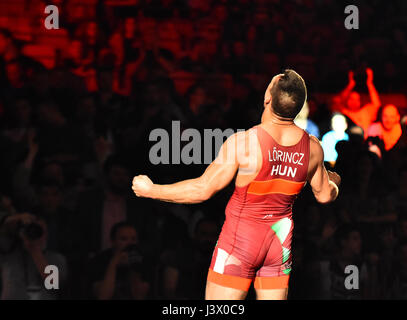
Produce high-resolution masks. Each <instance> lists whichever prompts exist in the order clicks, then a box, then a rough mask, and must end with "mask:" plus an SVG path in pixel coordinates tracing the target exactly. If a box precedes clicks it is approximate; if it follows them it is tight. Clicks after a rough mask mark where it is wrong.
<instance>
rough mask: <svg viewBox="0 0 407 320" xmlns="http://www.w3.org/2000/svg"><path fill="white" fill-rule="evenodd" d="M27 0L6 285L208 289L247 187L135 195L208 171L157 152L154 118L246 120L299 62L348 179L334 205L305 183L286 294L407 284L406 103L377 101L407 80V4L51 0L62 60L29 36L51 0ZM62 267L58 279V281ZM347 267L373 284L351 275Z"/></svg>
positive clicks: (11, 70)
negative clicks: (210, 193) (139, 180)
mask: <svg viewBox="0 0 407 320" xmlns="http://www.w3.org/2000/svg"><path fill="white" fill-rule="evenodd" d="M20 2H21V3H26V8H27V11H26V12H25V14H26V15H27V16H28V17H30V16H31V15H32V21H31V22H30V23H29V24H28V26H29V27H28V28H27V30H28V31H27V32H28V36H27V37H26V38H25V39H21V37H19V36H18V35H16V34H15V33H14V32H13V30H12V28H11V26H10V28H3V29H0V154H1V157H0V174H1V179H0V196H1V199H0V200H1V202H0V271H1V277H0V293H1V298H2V299H203V297H204V292H205V282H206V274H207V270H208V267H209V263H210V259H211V255H212V252H213V249H214V246H215V243H216V241H217V237H218V235H219V232H220V229H221V226H222V223H223V220H224V208H225V206H226V203H227V201H228V198H229V197H230V195H231V193H232V191H233V185H230V186H229V187H228V188H227V189H226V190H224V191H222V192H221V193H219V194H217V195H216V196H215V197H214V198H212V199H211V200H209V201H207V202H205V203H202V204H197V205H190V206H185V205H175V204H169V203H159V202H154V201H150V200H146V199H140V198H137V197H135V196H134V194H132V190H131V180H132V177H133V176H134V175H135V174H147V175H149V176H150V177H151V179H152V180H153V181H154V182H158V183H170V182H174V181H178V180H181V179H186V178H192V177H196V176H198V175H200V174H201V173H202V172H203V170H204V169H205V165H184V164H179V165H153V164H151V163H150V161H149V150H150V148H151V147H152V146H153V145H154V144H155V142H152V141H149V134H150V132H151V131H152V130H153V129H155V128H163V129H167V130H168V132H171V125H172V121H180V123H181V128H182V130H183V129H186V128H196V129H198V130H201V132H203V130H204V129H205V128H220V129H222V130H225V129H227V128H233V129H234V130H235V131H236V130H237V129H248V128H250V127H252V126H253V125H255V124H257V123H259V122H260V117H261V113H262V105H263V103H262V102H263V101H262V100H263V96H264V90H265V88H266V87H267V84H268V82H269V81H270V79H271V77H272V76H273V75H275V74H276V73H278V72H280V71H281V70H282V69H283V68H285V67H290V68H293V69H295V70H296V71H298V72H299V73H300V74H301V75H302V76H303V77H304V79H305V81H306V83H307V87H308V101H307V103H306V105H305V106H304V109H303V111H302V112H301V114H300V116H299V117H298V118H297V119H296V123H297V124H298V125H299V126H301V127H302V128H304V129H305V130H307V131H308V132H310V133H311V134H313V135H315V136H317V137H318V138H320V139H321V141H322V145H323V146H324V151H325V152H326V154H327V158H326V161H327V162H326V166H327V167H328V168H331V170H335V171H337V172H338V173H339V174H340V175H341V176H342V185H341V188H340V196H339V198H338V199H337V201H336V202H334V203H332V204H329V205H319V204H318V203H317V202H316V201H315V199H314V197H313V195H312V192H311V190H310V189H309V186H307V187H306V188H305V190H304V192H303V193H302V194H300V196H299V198H298V200H297V202H296V204H295V206H294V209H293V211H294V216H293V217H294V223H295V230H294V242H293V271H292V276H291V280H290V281H291V284H290V290H289V298H291V299H405V298H407V145H406V143H407V137H406V128H405V125H406V121H405V118H404V115H405V111H404V110H403V109H402V108H400V107H399V106H397V105H394V104H385V105H382V103H381V99H380V94H381V93H393V92H396V93H406V90H407V82H406V81H404V78H402V75H403V74H405V72H403V71H405V70H403V68H405V64H403V63H402V61H403V57H404V56H405V55H406V54H407V38H406V33H405V32H406V31H405V30H406V28H405V25H406V17H407V14H405V13H406V12H405V11H406V9H407V2H405V1H392V2H391V3H386V4H385V5H384V4H383V3H382V2H380V1H369V2H367V1H365V2H363V1H357V5H358V7H359V10H360V19H361V21H360V25H363V26H364V27H363V28H361V30H358V31H354V32H353V31H349V30H347V29H345V28H344V26H343V21H344V13H343V11H344V8H343V6H342V4H340V3H338V2H337V1H306V0H302V1H300V0H298V1H291V2H288V1H279V0H273V1H272V0H270V1H267V0H257V1H249V0H236V1H230V0H221V1H195V0H188V1H187V0H144V1H143V0H126V1H74V0H66V1H54V2H55V4H56V5H57V6H60V7H61V10H60V21H59V25H60V28H61V29H60V30H58V35H57V37H56V38H53V39H54V40H55V39H58V41H56V42H58V43H63V44H64V45H63V46H62V45H60V46H54V42H49V43H48V44H46V45H47V46H48V47H49V48H51V49H52V52H53V53H54V56H53V62H52V66H51V67H49V66H46V65H45V64H44V62H43V61H42V60H41V52H40V55H39V59H36V57H35V55H31V54H29V52H30V51H29V50H26V48H27V46H29V45H33V44H34V45H35V44H38V43H39V42H40V40H41V37H42V36H43V35H44V34H46V33H47V32H54V31H55V30H50V31H48V30H46V29H45V28H44V27H43V25H42V24H41V23H42V22H43V18H44V16H41V14H38V10H37V11H35V10H29V9H30V8H31V7H30V5H31V3H36V4H38V6H39V7H41V5H42V6H44V4H43V3H42V2H41V1H38V2H37V1H32V2H30V1H20ZM28 3H30V5H29V4H28ZM84 3H86V6H85V5H84ZM381 6H384V7H383V8H382V9H381V10H378V9H377V8H378V7H381ZM33 8H34V7H33ZM35 8H36V7H35ZM42 15H43V9H42ZM38 17H39V18H38ZM41 17H42V18H41ZM61 39H62V40H61ZM56 42H55V43H56ZM42 45H44V44H42ZM390 49H391V50H390ZM44 54H45V53H44ZM376 87H377V88H378V90H376ZM318 92H325V93H333V95H332V98H331V99H329V100H327V101H320V100H319V99H317V98H316V96H315V94H316V93H318ZM360 93H367V96H368V97H369V101H366V103H365V101H362V99H361V95H360ZM328 154H329V158H328ZM50 264H52V265H56V266H58V268H59V281H60V283H59V286H60V289H58V290H47V289H45V288H44V286H43V281H44V279H46V277H47V276H48V275H47V273H45V272H44V266H46V265H50ZM348 265H355V266H357V267H358V270H359V280H360V286H359V287H360V289H359V290H347V289H346V288H345V287H344V285H343V284H344V281H345V278H346V276H347V275H346V274H345V273H344V270H345V267H346V266H348ZM250 298H254V294H253V292H252V291H251V292H250V294H249V299H250Z"/></svg>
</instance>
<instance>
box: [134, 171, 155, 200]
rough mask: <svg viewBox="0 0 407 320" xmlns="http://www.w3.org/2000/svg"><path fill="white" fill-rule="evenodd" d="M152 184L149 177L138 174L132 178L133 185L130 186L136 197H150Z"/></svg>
mask: <svg viewBox="0 0 407 320" xmlns="http://www.w3.org/2000/svg"><path fill="white" fill-rule="evenodd" d="M153 185H154V184H153V182H152V181H151V180H150V178H149V177H147V176H144V175H138V176H135V177H134V178H133V186H132V187H131V188H132V189H133V191H134V193H135V194H136V196H137V197H150V196H151V191H152V189H153Z"/></svg>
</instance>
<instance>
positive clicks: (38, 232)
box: [21, 222, 44, 240]
mask: <svg viewBox="0 0 407 320" xmlns="http://www.w3.org/2000/svg"><path fill="white" fill-rule="evenodd" d="M21 229H22V231H23V233H24V235H25V236H26V237H27V238H28V239H30V240H37V239H39V238H41V237H42V235H43V234H44V229H43V228H42V226H41V225H39V224H38V223H35V222H32V223H30V224H27V225H25V226H21Z"/></svg>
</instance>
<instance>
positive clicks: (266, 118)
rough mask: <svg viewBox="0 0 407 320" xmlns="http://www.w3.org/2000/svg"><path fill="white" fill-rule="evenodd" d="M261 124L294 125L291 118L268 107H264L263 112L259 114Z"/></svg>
mask: <svg viewBox="0 0 407 320" xmlns="http://www.w3.org/2000/svg"><path fill="white" fill-rule="evenodd" d="M261 123H262V124H272V123H273V124H277V125H287V126H290V125H294V120H293V119H287V118H283V117H280V116H278V115H277V114H275V113H274V112H273V111H272V110H271V109H270V108H269V107H267V108H264V111H263V114H262V116H261Z"/></svg>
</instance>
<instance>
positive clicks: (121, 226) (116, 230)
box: [110, 221, 137, 241]
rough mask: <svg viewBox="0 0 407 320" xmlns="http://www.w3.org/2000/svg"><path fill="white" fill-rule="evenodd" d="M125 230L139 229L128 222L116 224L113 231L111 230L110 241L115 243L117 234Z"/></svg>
mask: <svg viewBox="0 0 407 320" xmlns="http://www.w3.org/2000/svg"><path fill="white" fill-rule="evenodd" d="M124 228H132V229H134V230H136V232H137V229H136V227H135V226H134V224H132V223H130V222H128V221H121V222H118V223H116V224H115V225H114V226H113V227H112V228H111V229H110V240H112V241H114V240H115V239H116V236H117V234H118V233H119V230H120V229H124Z"/></svg>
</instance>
